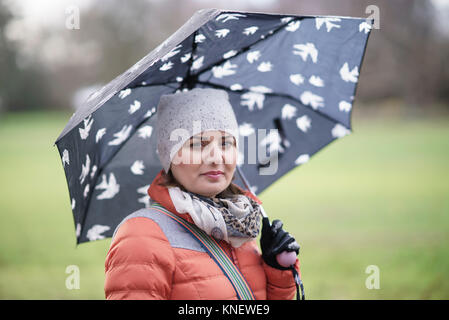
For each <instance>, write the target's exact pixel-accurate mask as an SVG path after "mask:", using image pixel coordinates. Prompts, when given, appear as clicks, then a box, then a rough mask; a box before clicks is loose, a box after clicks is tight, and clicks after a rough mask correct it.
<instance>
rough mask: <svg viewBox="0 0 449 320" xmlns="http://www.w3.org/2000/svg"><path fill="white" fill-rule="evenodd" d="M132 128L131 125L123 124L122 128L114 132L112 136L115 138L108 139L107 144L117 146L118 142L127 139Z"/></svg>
mask: <svg viewBox="0 0 449 320" xmlns="http://www.w3.org/2000/svg"><path fill="white" fill-rule="evenodd" d="M132 128H133V126H132V125H129V126H127V125H124V126H123V128H122V130H120V131H119V132H116V133H114V137H115V139H114V140H112V141H109V143H108V145H110V146H117V145H119V144H121V143H122V142H123V141H125V140H126V139H128V137H129V134H130V133H131V129H132Z"/></svg>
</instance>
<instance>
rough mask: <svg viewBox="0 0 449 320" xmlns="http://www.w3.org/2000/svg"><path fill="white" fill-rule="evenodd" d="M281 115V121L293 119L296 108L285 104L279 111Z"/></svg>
mask: <svg viewBox="0 0 449 320" xmlns="http://www.w3.org/2000/svg"><path fill="white" fill-rule="evenodd" d="M281 114H282V116H281V117H282V119H284V120H285V119H288V120H290V119H291V118H293V117H294V116H296V107H295V106H292V105H291V104H288V103H287V104H285V105H284V106H283V107H282V111H281Z"/></svg>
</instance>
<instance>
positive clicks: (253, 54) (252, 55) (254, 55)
mask: <svg viewBox="0 0 449 320" xmlns="http://www.w3.org/2000/svg"><path fill="white" fill-rule="evenodd" d="M259 58H260V51H259V50H256V51H250V52H248V54H247V55H246V60H248V62H249V63H253V62H254V61H257V60H259Z"/></svg>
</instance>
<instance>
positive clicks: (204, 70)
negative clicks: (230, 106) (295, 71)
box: [129, 17, 307, 89]
mask: <svg viewBox="0 0 449 320" xmlns="http://www.w3.org/2000/svg"><path fill="white" fill-rule="evenodd" d="M304 18H307V17H296V18H293V19H292V20H290V21H288V22H286V23H285V24H283V25H281V26H279V27H278V28H276V29H275V30H274V31H273V32H272V33H267V34H265V35H263V37H261V38H259V39H258V40H256V41H255V42H253V43H251V44H250V45H248V46H246V47H244V48H242V49H240V50H239V51H238V52H237V53H236V54H235V55H233V56H232V57H231V58H235V57H237V56H239V55H241V54H242V53H245V52H247V51H248V50H250V49H251V48H252V47H253V46H254V45H256V44H258V43H259V42H261V41H264V40H266V39H268V38H270V37H271V36H273V35H274V34H276V33H277V32H279V31H280V30H281V29H282V28H284V27H285V26H286V25H288V24H289V23H291V22H293V21H299V20H303V19H304ZM197 33H198V30H195V32H194V33H193V42H192V51H191V55H190V58H189V60H188V63H189V68H188V70H187V75H186V77H185V78H184V81H183V82H182V84H181V88H183V87H185V86H186V84H188V83H187V82H186V79H187V80H189V79H190V78H191V77H195V78H198V77H199V76H200V75H201V74H203V73H205V72H207V71H210V70H211V69H212V68H213V67H215V66H217V65H220V64H221V63H223V62H224V61H226V60H229V59H230V58H222V59H220V60H219V61H217V62H215V63H213V64H211V65H209V66H207V67H206V68H204V69H203V70H201V71H199V72H198V73H195V74H193V75H192V73H191V67H192V63H193V56H194V53H195V52H194V51H195V49H196V48H197V44H196V42H195V36H196V35H197ZM196 82H197V83H198V81H196ZM169 83H176V82H173V81H171V82H169ZM151 85H161V84H146V85H136V86H133V87H129V88H131V89H132V88H137V87H148V86H151ZM162 85H163V84H162Z"/></svg>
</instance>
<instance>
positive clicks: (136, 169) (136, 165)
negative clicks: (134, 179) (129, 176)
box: [131, 160, 145, 176]
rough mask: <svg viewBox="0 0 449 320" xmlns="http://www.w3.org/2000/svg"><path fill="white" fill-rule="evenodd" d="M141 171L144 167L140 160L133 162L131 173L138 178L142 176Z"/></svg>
mask: <svg viewBox="0 0 449 320" xmlns="http://www.w3.org/2000/svg"><path fill="white" fill-rule="evenodd" d="M143 169H145V166H144V165H143V161H142V160H136V161H134V163H133V164H132V166H131V172H132V173H134V174H135V175H138V176H141V175H143Z"/></svg>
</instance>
